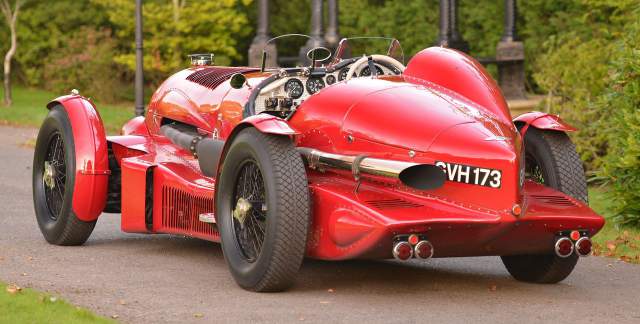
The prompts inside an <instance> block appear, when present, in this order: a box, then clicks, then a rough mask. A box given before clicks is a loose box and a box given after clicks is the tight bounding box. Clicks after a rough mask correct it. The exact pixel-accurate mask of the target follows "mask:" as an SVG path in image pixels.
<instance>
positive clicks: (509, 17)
mask: <svg viewBox="0 0 640 324" xmlns="http://www.w3.org/2000/svg"><path fill="white" fill-rule="evenodd" d="M517 16H518V8H517V5H516V1H515V0H505V1H504V32H503V34H502V41H503V42H509V41H511V42H513V41H517V40H518V34H517V31H516V17H517Z"/></svg>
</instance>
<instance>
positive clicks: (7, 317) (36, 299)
mask: <svg viewBox="0 0 640 324" xmlns="http://www.w3.org/2000/svg"><path fill="white" fill-rule="evenodd" d="M6 287H7V286H6V285H5V284H4V283H1V282H0V323H65V324H73V323H114V322H113V321H111V320H108V319H106V318H103V317H99V316H97V315H95V314H93V313H91V312H90V311H88V310H85V309H82V308H79V307H74V306H72V305H69V304H68V303H66V302H65V301H62V300H59V299H58V298H57V297H54V296H50V295H47V294H42V293H38V292H35V291H33V290H30V289H24V290H21V291H19V292H15V293H9V292H7V288H6Z"/></svg>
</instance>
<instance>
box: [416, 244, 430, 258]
mask: <svg viewBox="0 0 640 324" xmlns="http://www.w3.org/2000/svg"><path fill="white" fill-rule="evenodd" d="M414 250H415V255H416V257H418V258H420V259H429V258H431V257H432V256H433V245H431V242H429V241H420V242H418V244H416V246H415V248H414Z"/></svg>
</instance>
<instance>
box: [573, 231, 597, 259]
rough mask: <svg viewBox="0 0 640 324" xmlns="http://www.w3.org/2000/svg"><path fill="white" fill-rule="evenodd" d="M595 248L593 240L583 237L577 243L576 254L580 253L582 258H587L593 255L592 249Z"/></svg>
mask: <svg viewBox="0 0 640 324" xmlns="http://www.w3.org/2000/svg"><path fill="white" fill-rule="evenodd" d="M592 247H593V243H592V242H591V239H590V238H588V237H586V236H583V237H581V238H580V239H578V240H577V241H576V253H578V255H579V256H581V257H586V256H589V255H590V254H591V249H592Z"/></svg>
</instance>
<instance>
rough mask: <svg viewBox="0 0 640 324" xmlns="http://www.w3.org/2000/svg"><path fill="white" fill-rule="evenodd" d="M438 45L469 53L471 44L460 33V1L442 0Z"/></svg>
mask: <svg viewBox="0 0 640 324" xmlns="http://www.w3.org/2000/svg"><path fill="white" fill-rule="evenodd" d="M438 45H440V46H444V47H450V48H455V49H457V50H460V51H463V52H469V43H467V42H466V41H465V40H464V39H463V38H462V35H461V34H460V33H459V32H458V1H456V0H440V33H439V34H438Z"/></svg>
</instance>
